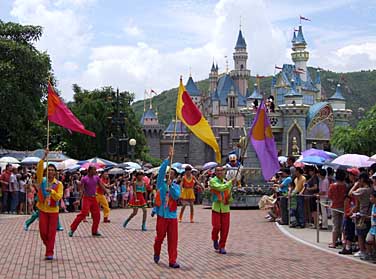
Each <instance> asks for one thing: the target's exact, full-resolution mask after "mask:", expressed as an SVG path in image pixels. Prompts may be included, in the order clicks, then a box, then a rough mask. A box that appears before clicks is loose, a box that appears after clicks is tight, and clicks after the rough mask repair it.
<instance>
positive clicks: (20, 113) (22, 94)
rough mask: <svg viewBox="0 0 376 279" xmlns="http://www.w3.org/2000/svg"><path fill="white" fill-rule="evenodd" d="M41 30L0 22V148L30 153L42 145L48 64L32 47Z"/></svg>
mask: <svg viewBox="0 0 376 279" xmlns="http://www.w3.org/2000/svg"><path fill="white" fill-rule="evenodd" d="M41 36H42V27H40V26H29V25H26V26H23V25H20V24H16V23H11V22H8V23H4V22H3V21H1V20H0V116H1V121H0V146H3V147H4V148H9V149H22V150H24V149H28V150H32V149H35V148H40V147H42V146H43V141H44V138H45V135H46V133H45V131H46V130H45V124H44V121H43V120H44V119H45V118H44V117H45V106H44V105H43V103H42V102H41V99H42V98H43V97H44V96H45V94H46V92H47V90H46V86H47V80H48V77H49V76H50V75H51V62H50V58H49V56H48V54H47V53H45V52H39V51H38V50H37V49H35V47H34V46H33V44H34V43H35V42H36V41H38V40H39V39H40V37H41Z"/></svg>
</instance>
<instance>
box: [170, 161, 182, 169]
mask: <svg viewBox="0 0 376 279" xmlns="http://www.w3.org/2000/svg"><path fill="white" fill-rule="evenodd" d="M171 166H172V167H173V168H174V169H181V168H183V167H182V166H183V164H182V163H179V162H176V163H173V164H172V165H171Z"/></svg>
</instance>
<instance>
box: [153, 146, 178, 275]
mask: <svg viewBox="0 0 376 279" xmlns="http://www.w3.org/2000/svg"><path fill="white" fill-rule="evenodd" d="M172 156H173V149H172V148H170V151H169V155H168V158H167V159H166V160H164V161H163V163H162V165H161V167H160V169H159V173H158V179H157V194H156V198H155V206H156V212H157V225H156V231H157V235H156V237H155V241H154V262H155V263H158V262H159V259H160V254H161V247H162V243H163V240H164V238H165V237H166V234H167V247H168V248H167V249H168V257H169V266H170V267H172V268H179V267H180V265H179V264H178V263H177V262H176V258H177V256H178V220H177V213H176V210H177V200H178V199H179V197H180V187H179V185H178V184H176V183H175V182H173V181H174V179H175V177H176V176H177V171H176V170H175V169H173V168H171V169H170V171H169V174H168V176H167V180H166V181H165V174H166V170H167V166H168V164H169V162H170V160H171V158H172Z"/></svg>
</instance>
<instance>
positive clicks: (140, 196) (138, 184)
mask: <svg viewBox="0 0 376 279" xmlns="http://www.w3.org/2000/svg"><path fill="white" fill-rule="evenodd" d="M143 178H144V171H143V170H137V171H136V180H135V181H134V182H133V193H134V195H133V196H132V199H131V200H130V201H129V206H130V207H132V208H133V213H132V214H131V215H130V216H129V217H128V218H127V219H126V220H125V221H124V223H123V227H124V228H126V227H127V225H128V223H129V221H130V220H131V219H132V218H133V217H135V216H136V215H137V212H138V209H139V208H142V226H141V229H142V230H143V231H146V214H147V212H146V206H147V204H146V200H145V197H144V195H145V193H146V187H145V182H144V179H143Z"/></svg>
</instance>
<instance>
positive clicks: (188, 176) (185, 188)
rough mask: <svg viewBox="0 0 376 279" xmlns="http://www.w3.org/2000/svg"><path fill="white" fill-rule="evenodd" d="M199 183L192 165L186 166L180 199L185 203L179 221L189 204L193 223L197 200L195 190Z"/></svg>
mask: <svg viewBox="0 0 376 279" xmlns="http://www.w3.org/2000/svg"><path fill="white" fill-rule="evenodd" d="M196 183H197V181H196V178H195V177H194V176H193V175H192V167H191V166H186V167H185V174H184V176H183V179H182V181H181V183H180V188H181V196H180V201H181V204H182V205H183V206H182V208H181V211H180V215H179V223H180V222H181V221H182V220H183V213H184V209H185V207H186V206H187V205H189V207H190V209H191V223H194V221H193V213H194V212H193V203H194V201H195V192H194V186H195V184H196Z"/></svg>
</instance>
